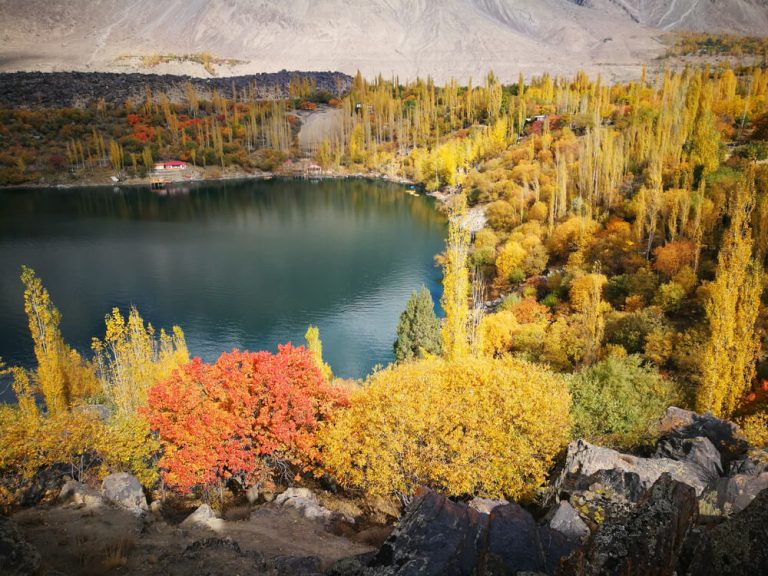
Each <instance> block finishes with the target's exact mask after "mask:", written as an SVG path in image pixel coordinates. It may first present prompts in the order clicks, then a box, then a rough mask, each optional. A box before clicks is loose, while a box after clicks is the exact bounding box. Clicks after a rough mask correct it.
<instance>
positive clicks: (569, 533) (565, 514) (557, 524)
mask: <svg viewBox="0 0 768 576" xmlns="http://www.w3.org/2000/svg"><path fill="white" fill-rule="evenodd" d="M549 527H550V528H552V529H553V530H557V531H558V532H560V533H561V534H563V535H564V536H565V537H566V538H568V539H569V540H572V541H574V542H583V541H584V540H585V539H586V538H587V536H589V527H588V526H587V525H586V523H585V522H584V520H582V519H581V516H579V514H578V512H576V510H574V509H573V506H571V504H570V503H569V502H568V501H567V500H563V501H561V502H560V503H559V504H558V505H557V508H555V509H554V514H553V515H552V518H551V519H550V520H549Z"/></svg>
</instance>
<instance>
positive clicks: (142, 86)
mask: <svg viewBox="0 0 768 576" xmlns="http://www.w3.org/2000/svg"><path fill="white" fill-rule="evenodd" d="M295 79H299V80H305V79H306V80H307V81H309V82H313V83H314V85H315V87H316V88H317V90H318V91H322V92H327V93H328V94H331V95H339V94H341V93H343V92H344V91H346V90H348V89H349V87H350V85H351V83H352V78H351V77H350V76H347V75H345V74H341V73H339V72H288V71H285V70H283V71H282V72H275V73H272V74H252V75H248V76H237V77H234V78H195V77H190V76H173V75H158V74H136V73H133V74H115V73H109V72H50V73H43V72H11V73H0V105H2V106H9V107H28V106H40V107H53V108H69V107H79V106H87V105H89V104H91V103H94V102H97V101H98V100H100V99H104V101H105V102H106V103H107V104H110V105H117V106H120V105H122V104H123V103H124V102H125V101H126V99H128V98H130V99H131V100H133V101H134V102H141V101H143V100H144V99H146V90H147V88H149V89H150V90H151V91H152V93H154V94H158V93H160V92H163V93H165V94H166V95H167V96H168V97H169V98H170V99H171V100H173V101H179V100H182V99H183V98H184V97H185V96H184V94H185V90H186V89H187V86H188V85H190V84H191V85H192V86H193V87H194V89H195V91H196V92H197V94H198V96H199V97H201V98H204V99H210V95H211V94H212V93H213V92H214V91H218V92H219V93H221V94H226V95H227V96H228V97H231V95H232V94H233V91H234V92H237V94H238V95H239V96H240V95H247V96H248V97H251V96H256V97H257V98H265V99H266V98H287V97H288V88H289V84H290V83H291V81H293V80H295ZM239 96H238V97H239Z"/></svg>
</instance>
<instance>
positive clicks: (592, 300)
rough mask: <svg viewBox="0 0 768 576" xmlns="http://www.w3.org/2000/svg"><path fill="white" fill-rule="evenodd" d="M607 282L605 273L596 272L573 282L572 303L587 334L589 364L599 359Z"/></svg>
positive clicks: (603, 326)
mask: <svg viewBox="0 0 768 576" xmlns="http://www.w3.org/2000/svg"><path fill="white" fill-rule="evenodd" d="M607 283H608V279H607V278H606V277H605V276H604V275H603V274H594V273H593V274H586V275H584V276H580V277H578V278H574V280H573V282H571V291H570V298H571V305H572V306H573V307H574V308H575V309H576V310H577V311H578V312H579V314H580V316H581V320H582V324H583V325H584V328H585V332H586V336H587V341H586V342H585V349H584V358H583V359H584V362H585V363H587V364H591V363H592V362H594V361H595V360H597V356H598V352H599V351H600V345H601V344H602V341H603V334H604V332H605V317H604V314H605V309H606V307H607V305H606V303H605V302H603V287H604V286H605V285H606V284H607Z"/></svg>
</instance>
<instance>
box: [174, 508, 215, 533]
mask: <svg viewBox="0 0 768 576" xmlns="http://www.w3.org/2000/svg"><path fill="white" fill-rule="evenodd" d="M223 524H224V521H223V520H221V519H220V518H219V517H218V516H216V513H215V512H214V511H213V509H212V508H211V507H210V506H209V505H208V504H203V505H201V506H200V507H199V508H198V509H197V510H195V511H194V512H192V514H190V515H189V516H187V517H186V518H185V519H184V521H183V522H182V523H181V526H182V527H184V528H191V527H193V526H198V527H200V528H210V529H211V530H219V529H221V528H222V526H223Z"/></svg>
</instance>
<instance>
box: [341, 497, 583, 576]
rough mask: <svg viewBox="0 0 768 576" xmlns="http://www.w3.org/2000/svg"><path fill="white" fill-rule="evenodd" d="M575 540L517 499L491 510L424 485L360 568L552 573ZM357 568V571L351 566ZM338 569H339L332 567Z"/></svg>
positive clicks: (380, 573) (385, 573) (370, 571)
mask: <svg viewBox="0 0 768 576" xmlns="http://www.w3.org/2000/svg"><path fill="white" fill-rule="evenodd" d="M575 548H576V544H575V543H573V542H571V541H569V540H568V538H567V537H566V536H565V535H563V534H561V533H560V532H558V531H556V530H553V529H552V528H550V527H549V526H539V525H537V524H536V521H535V520H534V519H533V517H532V516H531V515H530V514H529V513H528V512H526V511H525V510H524V509H523V508H521V507H520V506H519V505H517V504H510V503H507V504H504V505H501V506H496V507H494V508H493V510H492V512H491V514H490V515H488V514H484V513H482V512H478V511H477V510H475V509H474V508H472V507H470V506H467V505H466V504H461V503H456V502H452V501H451V500H448V499H447V498H445V497H444V496H440V495H438V494H435V493H434V492H431V491H424V492H423V493H422V494H421V495H420V496H418V497H417V498H416V499H415V500H414V501H413V502H412V503H411V505H410V506H409V507H408V509H407V510H406V513H405V515H404V516H403V518H402V520H401V521H400V523H399V525H398V526H397V528H395V531H394V532H393V533H392V535H391V536H390V537H389V538H388V539H387V541H386V542H384V544H383V545H382V547H381V548H380V549H379V551H378V552H377V553H376V555H375V556H374V558H373V560H372V561H371V562H370V563H369V566H368V568H366V569H365V570H364V571H363V572H359V567H358V566H352V567H350V570H349V572H348V573H350V574H355V573H358V574H365V575H366V576H393V575H398V576H400V575H402V576H404V575H411V574H418V575H420V576H430V575H434V576H438V575H456V576H463V575H467V576H469V575H478V576H480V575H487V576H490V575H497V574H517V573H522V572H541V573H545V574H554V573H555V570H556V569H557V566H558V565H559V563H560V560H561V558H563V557H566V556H568V555H569V554H571V553H572V552H573V550H574V549H575ZM356 571H357V572H356ZM337 572H338V571H337Z"/></svg>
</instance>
